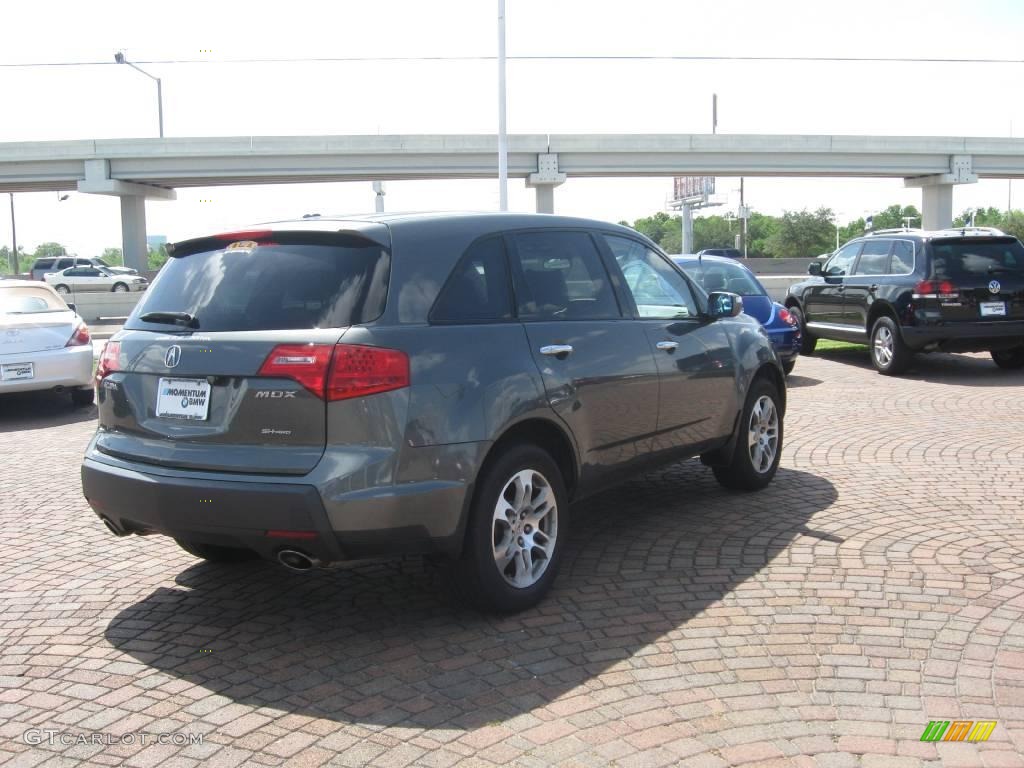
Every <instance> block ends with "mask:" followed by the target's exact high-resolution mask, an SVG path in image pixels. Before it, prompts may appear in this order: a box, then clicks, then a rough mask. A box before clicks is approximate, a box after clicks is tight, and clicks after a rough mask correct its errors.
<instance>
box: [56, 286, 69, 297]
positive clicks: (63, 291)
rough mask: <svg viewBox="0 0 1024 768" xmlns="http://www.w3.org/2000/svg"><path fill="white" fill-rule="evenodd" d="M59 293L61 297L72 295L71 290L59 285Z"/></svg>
mask: <svg viewBox="0 0 1024 768" xmlns="http://www.w3.org/2000/svg"><path fill="white" fill-rule="evenodd" d="M57 293H59V294H60V295H61V296H67V295H69V294H70V293H71V289H70V288H68V287H67V286H66V285H58V286H57Z"/></svg>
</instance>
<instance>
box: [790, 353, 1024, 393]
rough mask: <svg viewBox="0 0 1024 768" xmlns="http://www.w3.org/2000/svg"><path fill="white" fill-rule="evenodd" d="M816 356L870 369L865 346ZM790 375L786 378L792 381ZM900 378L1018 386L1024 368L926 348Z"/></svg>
mask: <svg viewBox="0 0 1024 768" xmlns="http://www.w3.org/2000/svg"><path fill="white" fill-rule="evenodd" d="M814 356H815V357H820V358H822V359H823V360H835V361H836V362H841V363H844V364H847V365H855V366H857V367H858V368H863V369H865V370H870V369H871V367H872V366H871V359H870V358H869V357H868V352H867V347H865V348H864V349H863V350H857V349H828V350H822V351H816V352H815V353H814ZM792 378H793V377H792V376H791V377H790V378H789V379H787V382H786V383H787V385H788V386H793V384H792V383H791V381H792ZM898 378H901V379H911V380H914V381H928V382H935V383H945V384H959V385H964V386H968V387H1019V386H1021V385H1024V371H1006V370H1003V369H1002V368H1000V367H999V366H997V365H996V364H995V363H994V362H992V358H991V357H990V356H989V354H988V353H987V352H985V353H976V354H951V353H947V352H928V353H918V354H916V355H914V357H913V360H912V361H911V363H910V368H909V369H908V370H907V371H906V373H902V374H900V375H899V376H898Z"/></svg>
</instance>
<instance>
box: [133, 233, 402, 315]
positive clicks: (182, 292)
mask: <svg viewBox="0 0 1024 768" xmlns="http://www.w3.org/2000/svg"><path fill="white" fill-rule="evenodd" d="M350 240H352V239H351V238H350ZM239 246H241V247H239ZM390 264H391V260H390V255H389V253H388V251H387V250H385V249H384V248H382V247H381V246H380V245H378V244H376V243H370V242H369V241H363V240H359V241H355V244H354V245H353V247H345V246H341V245H320V244H317V245H312V244H305V243H296V244H285V243H267V244H263V245H257V244H255V243H232V244H230V245H228V246H227V247H226V248H218V249H216V250H204V251H200V252H197V253H191V254H189V255H186V256H176V257H173V258H171V259H169V260H168V261H167V263H166V264H165V265H164V267H163V269H162V270H161V272H160V276H159V278H158V279H157V280H156V281H155V282H154V283H153V285H152V286H151V287H150V289H149V290H148V291H147V292H146V297H145V299H144V300H143V301H142V302H140V303H139V305H138V306H137V307H136V309H135V311H134V312H133V313H132V315H131V317H129V318H128V321H127V322H126V323H125V328H128V329H131V330H138V329H143V330H159V331H161V332H166V330H167V325H166V324H160V323H154V322H144V321H143V320H142V319H141V317H142V315H145V314H151V313H152V314H155V313H187V314H188V315H190V316H191V317H192V318H193V320H192V322H191V327H192V328H196V329H200V330H204V331H263V330H296V329H311V328H340V327H343V326H347V325H353V324H356V323H364V322H369V321H371V320H374V319H376V318H377V317H379V316H380V314H381V313H382V312H383V311H384V300H385V298H386V295H387V285H388V276H389V273H390Z"/></svg>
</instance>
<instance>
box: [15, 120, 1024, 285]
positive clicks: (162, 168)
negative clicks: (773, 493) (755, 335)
mask: <svg viewBox="0 0 1024 768" xmlns="http://www.w3.org/2000/svg"><path fill="white" fill-rule="evenodd" d="M508 145H509V155H508V168H509V177H510V178H522V179H524V180H525V181H526V184H527V185H528V186H530V187H533V188H535V189H536V193H537V210H538V211H540V212H548V213H550V212H553V211H554V188H555V187H556V186H557V185H559V184H561V183H563V182H564V181H565V180H566V179H567V178H568V177H569V176H579V177H613V176H621V177H633V176H683V175H701V176H805V177H806V176H848V177H882V178H903V179H905V183H906V184H907V186H912V187H920V188H921V190H922V214H923V219H924V221H923V226H924V227H925V228H940V227H944V226H948V225H949V224H951V222H952V217H953V192H952V190H953V187H954V186H955V185H957V184H967V183H971V182H975V181H977V180H978V178H986V177H987V178H1024V139H1001V138H970V137H912V136H800V135H790V136H770V135H723V134H718V135H707V134H620V135H606V134H578V135H550V136H548V135H544V134H532V135H530V134H527V135H512V136H509V143H508ZM497 150H498V147H497V138H496V137H495V136H493V135H409V136H248V137H226V138H164V139H96V140H83V141H57V142H24V143H7V144H0V192H30V191H47V190H67V189H75V188H77V189H78V191H79V192H86V193H93V194H102V195H113V196H116V197H119V198H120V200H121V223H122V239H123V246H124V254H125V262H126V263H128V264H132V265H134V266H144V263H145V254H146V241H145V235H146V223H145V201H146V200H147V199H165V200H166V199H171V200H173V199H174V197H175V193H174V189H175V188H177V187H194V186H204V187H205V186H221V185H239V184H279V183H285V182H312V181H371V180H372V181H377V180H390V179H394V180H399V179H477V178H495V177H496V175H497Z"/></svg>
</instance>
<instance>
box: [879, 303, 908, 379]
mask: <svg viewBox="0 0 1024 768" xmlns="http://www.w3.org/2000/svg"><path fill="white" fill-rule="evenodd" d="M913 356H914V353H913V352H911V351H910V349H909V348H908V347H907V345H906V344H904V343H903V337H902V336H901V335H900V329H899V327H898V326H897V325H896V321H894V320H893V319H892V318H891V317H880V318H878V319H877V320H876V321H875V324H874V325H873V326H872V328H871V364H872V365H874V366H875V370H876V371H878V372H879V373H881V374H883V375H885V376H895V375H896V374H899V373H903V372H904V371H905V370H907V367H908V366H909V365H910V361H911V359H912V358H913Z"/></svg>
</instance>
